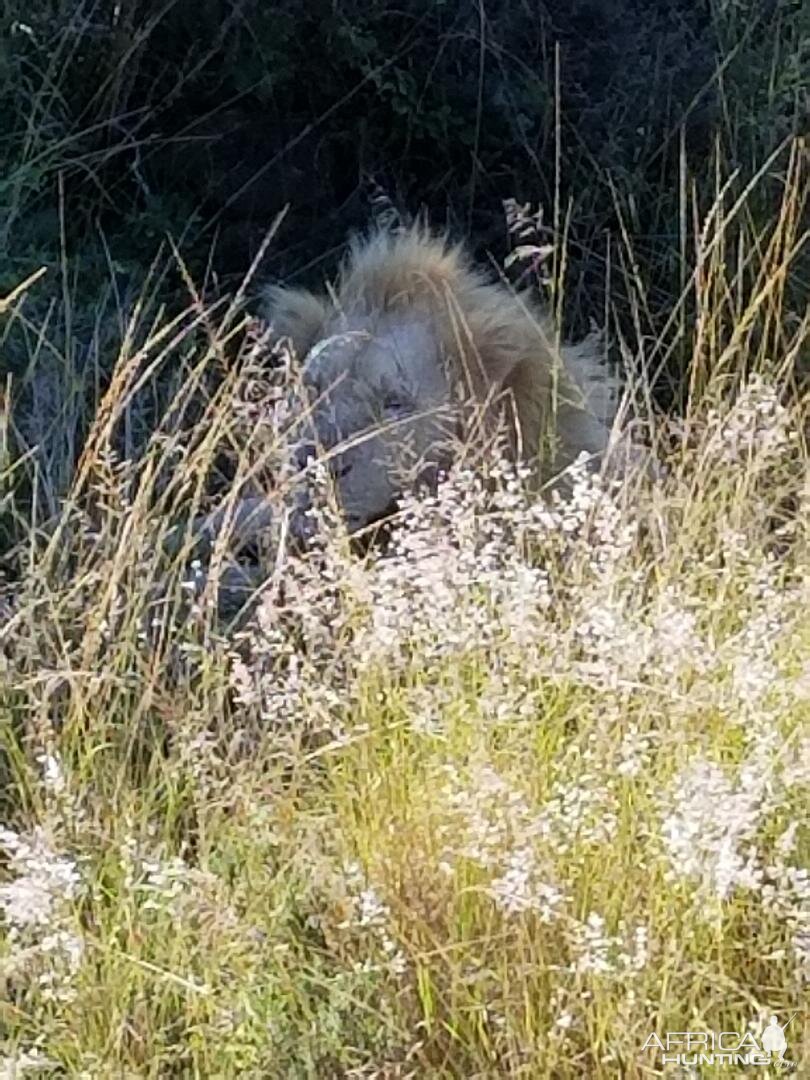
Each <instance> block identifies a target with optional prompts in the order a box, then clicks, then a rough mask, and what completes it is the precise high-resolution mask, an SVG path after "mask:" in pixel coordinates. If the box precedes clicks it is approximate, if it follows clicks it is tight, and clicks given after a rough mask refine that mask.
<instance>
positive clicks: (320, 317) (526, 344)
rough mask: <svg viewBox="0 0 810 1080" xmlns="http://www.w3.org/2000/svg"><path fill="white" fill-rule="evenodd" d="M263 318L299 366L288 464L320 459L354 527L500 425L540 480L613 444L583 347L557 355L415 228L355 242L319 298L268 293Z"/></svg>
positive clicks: (376, 516) (535, 314) (596, 370)
mask: <svg viewBox="0 0 810 1080" xmlns="http://www.w3.org/2000/svg"><path fill="white" fill-rule="evenodd" d="M264 312H265V314H266V317H267V318H268V319H269V321H270V324H271V327H272V330H273V333H274V335H275V336H276V337H278V338H284V339H287V340H288V341H289V343H290V344H291V346H292V349H293V351H294V353H295V354H296V355H297V356H298V357H300V358H301V360H302V375H303V382H304V385H305V387H306V388H307V392H308V397H309V402H308V408H307V409H306V410H305V413H306V418H305V419H304V420H303V421H302V430H301V440H300V444H299V449H298V457H299V460H300V463H301V465H302V466H303V465H304V464H305V463H306V461H307V460H308V459H309V458H310V457H311V456H317V455H318V454H319V453H322V452H324V451H326V452H328V454H327V456H328V458H329V461H330V465H331V471H332V475H333V477H334V482H335V488H336V492H337V495H338V500H339V503H340V506H341V508H342V512H343V514H344V515H345V520H346V524H347V526H348V529H349V531H350V532H352V533H354V532H356V531H357V530H360V529H363V528H364V527H366V526H369V525H372V524H374V523H375V522H378V521H380V520H381V519H383V518H385V517H386V516H387V515H388V514H390V513H391V511H392V510H393V509H394V508H395V506H396V504H397V501H398V499H399V498H400V496H401V495H402V494H403V492H404V491H405V490H406V489H408V488H410V487H412V486H414V484H419V483H425V482H426V483H428V484H435V482H436V478H437V477H438V475H439V474H440V472H441V471H442V470H443V469H446V468H447V467H448V465H449V464H450V463H451V462H452V461H453V460H454V459H455V454H457V453H458V452H460V448H463V447H464V446H465V445H468V444H469V438H470V436H471V434H473V433H477V434H478V435H481V434H484V435H485V436H486V437H487V438H488V437H489V436H490V435H491V433H492V432H494V431H495V430H499V431H501V432H503V431H505V432H506V442H507V450H508V453H509V456H510V457H512V458H513V459H514V460H516V461H521V462H524V463H526V464H528V465H529V466H530V468H531V471H532V475H533V476H534V477H535V478H536V480H537V481H538V482H542V481H544V480H550V479H552V478H553V477H555V476H559V475H560V474H561V473H563V472H564V470H566V469H567V468H568V467H569V466H570V465H571V464H572V463H573V462H574V461H575V460H576V459H577V458H578V457H579V456H580V455H582V454H585V455H587V456H588V457H589V458H590V459H591V460H592V461H593V462H594V463H597V464H598V463H600V462H602V461H603V459H604V458H605V456H606V454H607V452H608V450H609V448H610V447H611V425H612V420H613V412H614V410H613V409H612V406H611V401H612V399H614V398H615V396H616V395H615V389H616V388H615V386H614V384H613V383H612V381H611V379H610V378H609V376H608V374H607V370H606V367H605V365H603V364H601V363H600V362H599V360H598V359H597V357H596V356H595V355H594V354H593V351H592V350H591V349H589V348H587V347H585V348H582V347H564V348H563V349H561V350H557V349H556V348H555V346H554V344H553V341H554V336H555V335H554V331H553V327H552V324H551V322H550V320H549V318H548V317H547V316H546V315H545V314H544V313H543V312H542V311H541V309H540V307H539V306H538V304H537V303H536V302H535V301H534V300H532V299H531V298H530V297H529V295H528V294H526V293H517V292H515V291H513V290H511V289H510V288H508V287H507V286H506V285H505V284H503V283H501V282H497V281H496V282H493V281H490V280H489V279H488V278H487V277H486V276H485V275H484V274H483V273H482V272H481V271H480V270H479V269H477V268H476V267H474V266H473V264H472V261H471V259H470V257H469V255H468V254H467V252H466V251H465V249H464V247H463V246H462V245H460V244H453V243H451V242H450V241H449V240H448V239H447V237H446V236H444V235H437V234H435V233H433V232H431V231H430V230H429V229H428V228H427V227H426V226H425V225H424V224H417V225H413V226H410V227H408V228H403V229H401V230H399V231H397V232H386V231H383V230H376V231H373V232H372V233H371V234H369V235H366V236H362V237H359V238H355V239H354V240H353V241H352V242H351V245H350V248H349V252H348V255H347V257H346V259H345V260H344V262H343V264H342V266H341V268H340V270H339V273H338V276H337V280H336V281H335V282H334V283H333V284H332V285H331V286H330V287H328V288H327V289H326V290H325V291H324V293H323V294H322V295H316V294H315V293H313V292H310V291H307V290H304V289H299V288H289V287H286V286H271V287H269V288H268V289H267V290H266V293H265V296H264ZM487 438H485V439H484V440H483V442H484V444H486V443H487ZM480 441H481V440H479V442H480Z"/></svg>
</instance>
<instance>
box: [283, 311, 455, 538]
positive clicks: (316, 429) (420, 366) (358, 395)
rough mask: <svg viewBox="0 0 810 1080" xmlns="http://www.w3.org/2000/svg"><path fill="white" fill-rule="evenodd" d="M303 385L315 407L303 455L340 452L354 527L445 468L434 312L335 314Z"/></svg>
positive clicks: (338, 480) (444, 411)
mask: <svg viewBox="0 0 810 1080" xmlns="http://www.w3.org/2000/svg"><path fill="white" fill-rule="evenodd" d="M304 383H305V385H306V387H307V389H308V394H309V407H310V409H311V412H310V419H309V422H308V424H307V425H306V426H305V427H304V439H303V443H302V447H301V450H300V451H299V453H300V454H301V456H302V457H304V456H306V455H307V454H308V453H309V452H310V451H314V452H315V453H316V454H317V451H318V450H319V449H322V450H326V451H330V450H335V449H336V450H337V453H336V454H335V456H334V457H333V458H331V461H330V464H331V468H332V473H333V476H334V478H335V485H336V489H337V493H338V496H339V499H340V502H341V506H342V509H343V512H344V514H345V516H346V522H347V525H348V527H349V529H350V530H351V531H355V530H357V529H360V528H362V527H363V526H365V525H368V524H370V523H371V522H373V521H376V520H378V519H380V518H381V517H383V516H384V515H386V514H387V513H389V512H390V511H391V509H392V508H393V506H394V504H395V502H396V499H397V498H398V496H399V495H401V494H402V492H403V490H405V489H406V488H408V487H410V486H412V485H413V484H414V483H416V482H425V481H426V482H428V483H430V482H432V481H433V480H434V479H435V475H436V472H437V470H438V469H439V468H442V467H444V466H446V464H447V462H448V448H449V440H450V437H451V434H452V430H453V419H452V408H451V388H450V385H449V381H448V378H447V374H446V371H445V365H444V363H443V361H442V357H441V356H440V355H439V346H438V339H437V335H436V334H435V332H434V331H433V328H432V327H431V324H430V321H429V319H428V318H427V317H424V316H419V315H410V316H405V315H403V314H402V313H401V312H399V313H394V314H380V315H377V316H373V317H370V316H352V317H349V318H342V319H340V320H337V319H336V320H335V322H334V324H333V325H330V326H328V327H327V328H326V331H325V333H324V336H323V338H322V339H321V340H320V341H319V342H317V343H316V344H315V345H314V346H313V347H312V348H311V349H310V351H309V354H308V356H307V358H306V361H305V364H304ZM308 442H311V443H314V446H312V447H309V446H308V445H307V443H308ZM341 447H345V448H344V449H340V448H341Z"/></svg>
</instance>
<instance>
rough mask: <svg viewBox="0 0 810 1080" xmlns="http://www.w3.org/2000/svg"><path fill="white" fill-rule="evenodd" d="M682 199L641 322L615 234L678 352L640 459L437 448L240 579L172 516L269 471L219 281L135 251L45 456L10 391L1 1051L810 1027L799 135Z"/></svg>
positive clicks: (649, 358) (621, 1063) (10, 1066)
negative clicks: (397, 506)
mask: <svg viewBox="0 0 810 1080" xmlns="http://www.w3.org/2000/svg"><path fill="white" fill-rule="evenodd" d="M803 154H804V155H805V156H804V158H803ZM777 170H778V186H779V189H780V192H781V194H780V200H779V202H778V207H779V209H778V212H777V213H776V215H775V216H773V217H772V219H771V220H770V221H769V223H768V225H767V227H764V226H763V225H762V224H760V222H761V220H762V218H761V217H760V216H759V215H755V214H753V213H752V212H750V209H751V206H752V203H753V201H754V200H756V198H757V197H758V193H759V191H760V188H761V185H762V184H764V183H766V182H767V183H768V184H770V185H771V190H773V184H774V178H773V174H774V173H775V172H777ZM749 181H750V182H749ZM735 185H736V187H735ZM683 200H684V201H683V205H684V212H683V221H684V231H683V258H684V276H683V295H682V296H681V298H680V299H679V301H678V302H677V303H676V304H675V305H674V306H673V309H672V315H671V319H670V320H669V321H668V323H667V327H666V330H665V332H664V334H663V335H659V336H658V337H656V338H655V339H652V340H651V339H650V335H649V334H648V332H647V330H648V326H649V323H648V322H647V311H648V308H649V298H648V297H647V296H646V295H645V291H644V282H643V281H642V280H640V279H639V277H638V276H637V275H636V274H635V273H634V271H633V265H634V261H633V252H632V242H631V240H630V237H629V233H628V234H627V235H626V238H625V239H626V244H625V248H624V251H623V253H622V260H623V261H622V262H621V263H620V266H622V267H623V270H624V286H625V289H626V294H627V296H628V297H629V298H630V310H631V311H632V312H633V314H634V323H635V326H636V329H637V332H636V334H635V337H634V338H633V339H629V338H627V336H626V334H625V336H624V337H623V338H622V341H621V345H622V347H623V349H624V351H625V353H626V356H627V358H628V360H629V361H630V362H631V366H632V367H634V368H635V370H636V371H637V373H639V375H644V377H645V378H649V377H652V375H654V374H655V372H656V371H657V370H659V369H660V368H661V367H662V365H664V366H665V365H666V363H667V360H668V357H669V356H671V355H672V354H673V352H674V351H675V350H678V349H681V350H686V351H687V352H688V353H689V355H690V358H691V366H690V370H691V372H692V377H691V383H690V385H689V386H688V388H687V391H688V394H687V407H686V409H685V411H684V413H683V418H682V419H681V420H679V421H677V422H676V421H674V420H670V421H665V420H663V419H661V418H660V417H659V418H657V419H655V420H654V423H652V434H651V438H652V440H653V442H654V444H655V452H656V454H657V455H658V456H659V458H660V459H661V461H662V462H663V464H664V466H665V469H664V470H663V471H662V475H661V476H660V477H659V478H658V479H657V480H655V482H650V481H646V480H642V479H638V480H634V481H633V482H632V483H628V484H625V485H619V486H618V487H614V486H612V485H610V484H609V483H608V482H607V481H604V482H603V481H600V480H599V479H598V478H595V477H593V476H590V475H589V474H588V473H587V472H586V471H584V470H580V471H578V472H577V474H576V476H575V478H574V483H573V485H572V490H571V491H570V492H569V493H568V494H567V495H564V496H563V495H561V494H554V493H552V492H547V493H545V495H544V497H543V498H541V499H540V500H537V499H532V498H529V497H528V495H527V494H526V491H525V489H524V486H523V484H522V480H521V476H520V475H519V474H516V473H515V472H514V471H513V470H511V469H510V468H509V467H508V466H507V465H505V464H503V463H499V462H493V463H492V464H491V467H490V469H489V472H490V475H489V477H488V479H489V481H490V483H484V482H483V480H484V479H487V478H486V477H485V478H482V477H481V476H473V475H471V474H468V473H467V472H465V471H464V470H462V469H459V470H456V471H455V472H453V473H452V474H451V475H450V476H449V477H448V479H447V481H446V483H445V484H444V485H443V486H442V487H441V488H440V490H439V494H438V495H437V496H436V497H435V498H433V499H427V500H425V499H422V500H419V499H416V498H413V499H409V500H406V503H405V504H404V506H403V509H402V514H401V516H400V519H399V522H398V524H397V526H396V527H395V528H394V530H393V533H392V535H391V537H390V539H389V542H388V545H387V547H386V549H385V550H384V551H381V550H378V549H376V548H375V549H372V550H371V551H370V552H368V553H366V555H365V556H361V555H358V554H357V553H356V552H355V551H353V550H352V549H351V546H350V544H349V543H348V540H347V538H346V536H345V535H344V533H343V531H342V527H341V524H340V520H339V517H337V516H336V515H334V513H333V512H332V510H331V509H330V505H329V502H328V499H327V501H326V502H325V503H324V504H323V505H322V506H321V508H320V510H319V511H318V523H319V528H318V536H319V537H320V540H319V542H318V543H317V544H316V545H315V546H314V547H313V548H312V550H311V551H310V552H309V554H308V555H307V556H306V557H302V556H300V555H296V554H295V553H294V552H293V551H292V550H291V549H289V548H288V547H287V546H286V545H285V541H284V530H283V518H280V527H279V529H278V530H277V533H278V534H277V535H275V534H274V535H273V536H272V537H269V538H268V544H267V550H266V551H260V552H259V553H258V555H257V556H256V561H255V567H256V569H257V570H259V571H261V574H260V578H261V580H260V581H259V583H258V588H257V589H256V591H255V592H253V593H252V595H251V593H250V589H251V588H252V586H253V584H255V583H256V582H255V581H250V582H249V583H248V586H247V591H245V592H239V591H238V590H235V589H234V588H233V587H232V580H233V579H232V577H231V576H229V575H230V574H231V572H232V570H233V568H232V567H229V565H228V554H227V543H226V541H227V538H223V540H222V542H221V543H219V544H218V545H215V548H214V550H213V552H212V553H211V554H210V558H207V559H206V560H205V561H204V562H202V563H200V562H199V561H198V560H197V559H195V555H196V553H195V552H194V551H192V544H191V538H190V536H188V537H186V542H185V543H184V542H183V541H182V539H181V542H180V544H179V547H178V545H177V544H176V543H175V544H171V545H170V544H168V543H167V535H168V532H169V530H170V529H172V528H175V527H176V526H177V525H178V523H179V524H180V526H181V528H180V529H179V534H180V536H181V537H182V536H183V535H184V534H183V532H182V522H183V521H186V520H188V516H189V514H193V513H194V512H196V511H199V510H202V509H206V508H207V507H208V506H209V504H210V503H211V501H212V499H218V500H220V501H221V500H223V499H224V500H225V501H226V502H227V500H228V499H232V498H234V497H235V495H236V494H237V493H239V492H240V491H242V492H246V491H250V490H251V488H254V489H255V488H257V487H258V488H259V489H261V488H262V487H263V486H265V485H266V484H268V483H269V478H271V477H275V478H276V480H277V479H278V471H277V470H278V462H277V456H278V450H279V446H280V443H279V438H278V435H279V429H280V427H283V426H284V425H285V424H287V423H289V418H288V417H285V416H284V415H283V408H282V404H283V402H282V400H281V399H278V398H277V397H276V398H274V396H273V395H274V388H273V378H274V376H273V373H272V372H271V373H270V374H268V371H267V368H266V361H265V359H264V358H265V354H266V348H265V346H266V342H265V341H264V339H263V338H262V336H261V328H255V327H254V328H253V329H252V330H251V333H250V334H248V335H247V337H246V338H244V339H243V337H242V332H243V331H244V329H245V316H244V315H243V314H242V312H241V307H240V305H239V304H235V305H231V306H230V307H227V308H226V307H224V306H216V305H214V306H210V305H207V304H206V303H205V302H204V301H203V300H202V299H201V298H200V297H198V296H196V295H195V294H194V292H193V289H192V288H191V286H190V296H191V299H190V302H189V304H188V307H187V309H186V310H185V311H183V312H181V313H179V314H178V315H177V316H176V317H174V318H170V317H169V316H168V315H166V314H165V312H162V311H161V310H160V308H159V307H158V306H156V304H155V302H154V300H153V299H151V298H152V297H153V292H152V290H151V286H150V285H148V284H147V286H145V288H144V292H143V296H142V301H141V303H140V304H137V305H136V306H135V308H134V313H133V314H132V316H131V317H130V318H129V321H128V322H126V323H125V324H124V325H123V326H122V328H121V331H122V332H121V333H120V334H119V337H120V349H119V355H118V360H117V363H116V367H115V371H114V373H113V376H112V379H111V380H110V381H109V385H108V386H107V388H106V390H105V392H104V393H103V396H102V397H101V400H100V401H99V402H98V404H97V407H96V408H95V410H94V419H93V420H92V425H91V431H90V435H89V437H88V438H87V439H86V441H84V443H83V449H82V450H81V453H80V452H79V447H78V446H73V444H72V443H71V442H70V438H69V434H70V432H71V431H73V430H77V428H75V427H74V426H72V425H74V423H75V415H76V414H75V411H71V409H70V408H67V407H66V402H65V400H62V401H60V402H59V403H57V407H56V409H55V411H54V412H53V413H52V416H51V420H52V422H54V423H62V424H63V425H66V426H63V428H62V430H63V431H64V432H65V434H66V441H63V442H62V444H61V445H62V447H63V452H62V453H63V458H64V457H67V458H69V459H70V469H69V475H71V476H72V477H73V479H72V481H71V483H70V485H69V486H68V487H67V494H66V495H64V490H65V489H61V490H60V483H59V482H57V477H63V476H64V475H65V472H64V471H59V470H58V468H57V466H59V465H60V464H61V465H62V467H63V469H64V464H65V462H64V460H62V461H61V462H60V461H59V460H54V462H53V463H49V461H48V460H47V459H46V460H45V461H44V462H43V459H42V458H41V457H37V456H36V455H34V454H31V453H29V449H30V447H29V441H30V440H29V439H27V438H26V436H25V434H24V433H23V432H22V431H20V430H19V429H18V427H16V426H15V424H14V422H12V420H11V418H10V416H9V415H7V414H6V413H4V414H3V417H4V419H3V422H2V423H0V434H1V435H2V442H0V451H2V452H3V453H4V456H3V457H0V483H2V485H3V486H2V487H0V512H1V513H3V514H4V515H5V518H6V520H7V522H8V525H7V528H8V532H9V536H10V537H13V539H14V549H13V551H12V552H11V554H10V556H9V557H8V559H7V560H6V566H7V570H6V577H5V578H4V579H0V581H2V586H1V587H2V591H1V592H0V613H1V615H0V747H1V748H2V754H1V756H0V769H1V770H2V780H3V787H2V795H0V800H1V802H0V809H1V810H2V821H3V828H2V831H0V848H2V851H3V852H4V865H3V870H2V884H0V915H2V926H3V941H2V945H0V980H2V985H3V994H2V1004H0V1031H2V1037H3V1041H4V1045H3V1052H4V1054H5V1058H4V1062H3V1066H4V1069H5V1075H8V1076H16V1075H27V1074H32V1073H34V1072H35V1071H36V1070H38V1069H43V1070H48V1069H51V1070H53V1071H54V1072H55V1074H56V1075H68V1076H87V1077H102V1076H150V1077H152V1076H153V1077H164V1076H199V1077H230V1076H252V1077H262V1078H264V1077H291V1076H296V1077H297V1076H301V1077H307V1076H313V1077H316V1076H317V1077H322V1076H346V1077H351V1076H353V1077H361V1076H362V1077H397V1076H401V1077H406V1076H413V1077H423V1076H431V1077H432V1076H437V1077H440V1076H447V1077H450V1076H465V1077H479V1076H480V1077H484V1076H503V1075H507V1076H532V1077H554V1078H560V1077H583V1076H587V1077H611V1078H613V1077H617V1076H627V1077H635V1076H638V1077H641V1076H650V1075H658V1074H660V1073H661V1071H662V1069H663V1062H662V1060H661V1056H660V1053H656V1051H655V1049H648V1050H642V1047H643V1046H644V1045H645V1042H647V1041H648V1037H649V1035H650V1033H651V1032H656V1033H658V1034H659V1035H660V1037H661V1038H664V1037H665V1033H666V1032H667V1031H670V1032H685V1031H717V1032H720V1031H726V1032H729V1031H737V1032H741V1033H744V1032H751V1033H753V1035H754V1037H756V1036H757V1035H758V1034H759V1033H761V1031H762V1029H763V1025H764V1024H765V1023H766V1022H767V1020H768V1018H769V1016H770V1015H771V1014H773V1013H775V1014H776V1015H777V1016H778V1017H779V1019H780V1022H781V1023H785V1022H786V1021H787V1020H788V1019H789V1018H790V1016H791V1014H793V1013H796V1014H797V1015H796V1017H795V1018H794V1019H793V1021H792V1022H791V1024H790V1026H789V1027H788V1029H787V1032H786V1033H787V1036H788V1042H789V1051H788V1053H787V1054H786V1055H785V1056H786V1057H787V1058H788V1059H790V1060H795V1061H798V1062H800V1063H805V1064H806V1062H808V1061H810V1041H808V1026H807V1016H806V1013H804V1012H802V1010H803V1009H804V1008H805V1005H804V1003H805V1001H806V996H805V995H806V987H807V979H808V974H810V880H809V879H808V875H807V869H806V864H807V853H808V823H807V805H808V803H807V796H808V784H809V783H810V736H808V729H807V726H806V720H807V713H808V701H810V668H809V667H808V663H807V657H808V655H810V624H808V619H807V611H808V591H807V588H808V582H807V576H806V567H807V565H808V558H807V556H808V544H807V541H808V537H807V531H806V529H807V514H808V509H810V503H808V499H809V498H810V491H808V486H807V475H808V453H807V445H806V441H805V439H806V432H807V401H806V394H803V392H802V383H801V378H800V366H799V365H800V360H801V357H802V355H803V354H805V355H806V349H807V344H808V314H807V311H806V310H803V311H802V310H800V311H792V310H790V309H789V307H788V306H787V303H786V300H785V296H786V292H785V283H786V281H787V279H788V277H789V275H790V274H791V273H792V272H794V267H795V265H796V259H797V255H798V254H799V253H800V252H801V250H802V245H804V244H805V243H806V240H807V233H806V232H803V231H802V230H803V229H804V223H803V218H802V215H803V213H804V211H805V210H806V203H807V176H806V150H804V149H803V148H802V146H801V145H798V144H797V145H795V146H793V147H792V148H787V149H786V151H785V152H784V153H783V154H782V156H781V157H779V158H774V159H773V160H771V161H769V162H768V164H767V166H765V167H763V169H762V170H761V173H760V174H759V175H755V176H751V177H750V178H748V180H743V179H742V178H737V177H735V176H733V175H731V176H721V175H718V182H717V190H716V197H715V199H714V202H713V204H712V205H711V206H708V207H701V206H699V205H698V204H697V203H696V202H691V201H690V197H689V191H688V188H687V187H686V186H685V187H684V192H683ZM68 284H69V279H66V286H67V285H68ZM72 302H73V298H72V295H71V292H70V289H69V288H68V287H66V289H65V293H64V301H63V306H62V308H61V312H60V314H61V318H63V319H64V321H65V333H64V335H62V336H61V340H62V341H63V342H65V345H64V348H65V350H67V349H68V344H67V343H68V342H69V341H70V333H69V325H70V305H71V303H72ZM20 304H21V300H20V298H19V297H17V298H13V299H12V300H10V302H9V307H10V310H11V311H12V312H14V313H15V314H16V317H17V318H18V319H20V320H23V321H24V320H25V318H26V316H25V312H24V311H23V310H22V308H21V307H20ZM102 325H106V321H105V320H102V319H101V318H100V320H99V326H100V327H101V326H102ZM26 330H27V333H28V335H29V338H28V340H29V341H30V344H31V349H32V355H33V353H35V352H36V350H38V349H42V348H52V347H54V346H53V341H54V340H55V339H54V337H52V336H51V335H50V334H49V333H48V331H47V329H46V328H43V329H42V332H41V333H40V334H37V333H36V327H35V326H33V325H28V326H27V327H26ZM256 334H258V335H259V336H258V338H257V337H256ZM240 341H241V342H242V344H241V345H239V344H238V342H240ZM234 349H238V351H239V356H238V359H237V361H236V362H234V359H233V356H232V353H233V351H234ZM60 358H61V359H62V360H64V362H65V366H64V371H65V372H66V375H68V377H69V374H70V372H71V371H77V370H78V368H77V367H75V366H71V363H72V362H71V361H70V357H69V354H68V352H67V351H65V352H64V354H60ZM212 372H219V373H220V374H219V376H218V377H217V378H212V377H211V373H212ZM85 375H86V372H85ZM638 381H639V385H642V386H643V385H645V381H644V379H642V378H639V380H638ZM167 387H168V389H167ZM70 401H72V402H74V403H75V407H76V409H80V408H84V407H85V403H86V397H85V395H84V393H82V392H76V393H75V394H74V396H73V397H71V398H70ZM648 404H649V405H651V403H650V402H648ZM51 445H54V444H53V443H51ZM57 445H58V444H57ZM212 493H213V494H212ZM280 503H281V505H283V504H284V492H283V491H282V492H281V493H280ZM32 508H34V509H32ZM175 531H176V532H178V530H177V529H175ZM243 601H245V603H244V604H243V603H242V602H243ZM777 1072H778V1069H777V1067H776V1066H775V1065H773V1066H769V1067H767V1068H763V1069H761V1070H760V1075H776V1073H777Z"/></svg>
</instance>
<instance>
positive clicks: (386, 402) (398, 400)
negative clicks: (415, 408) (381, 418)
mask: <svg viewBox="0 0 810 1080" xmlns="http://www.w3.org/2000/svg"><path fill="white" fill-rule="evenodd" d="M382 407H383V411H384V412H386V413H387V414H388V415H389V416H399V415H401V414H402V413H404V412H407V411H408V408H409V404H408V402H407V401H406V400H405V398H404V397H403V396H402V395H401V394H386V395H385V397H384V398H383V403H382Z"/></svg>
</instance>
